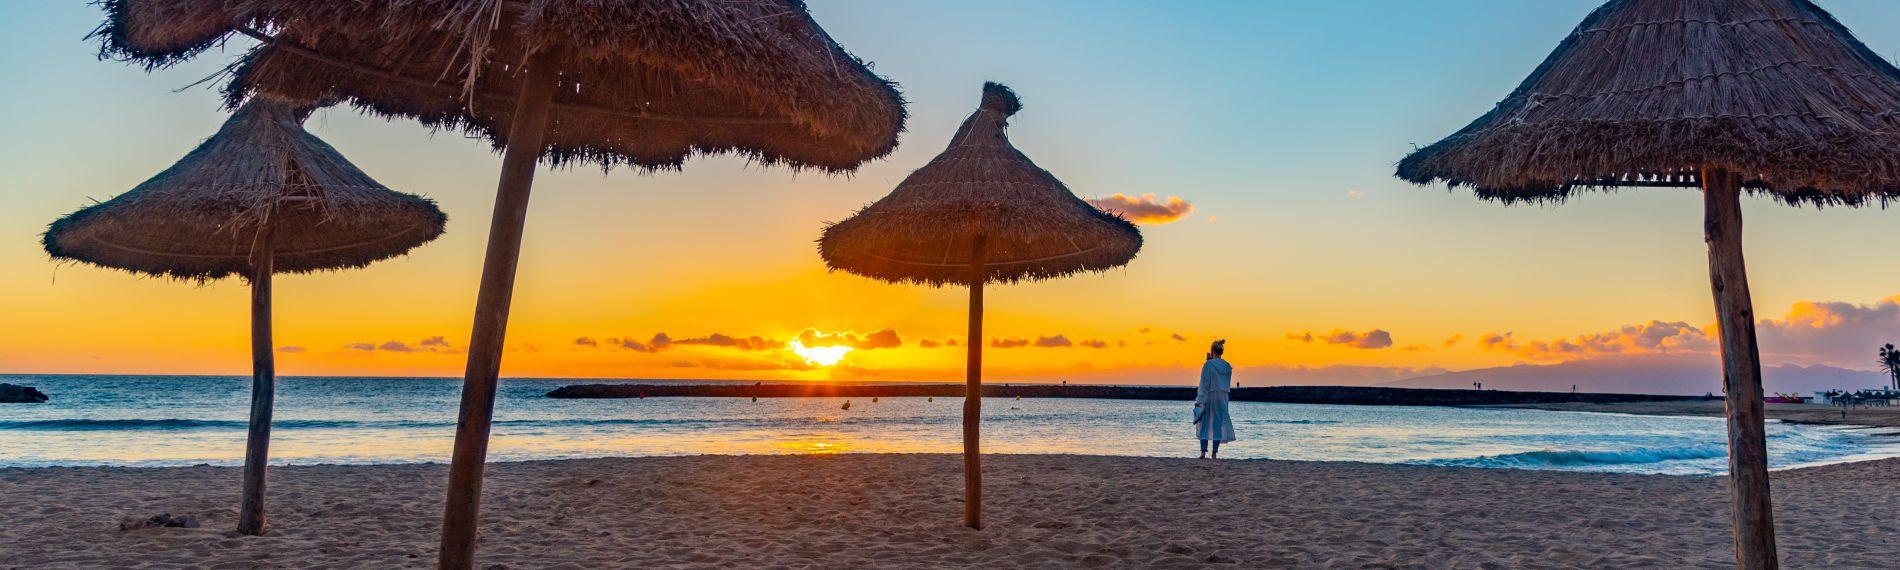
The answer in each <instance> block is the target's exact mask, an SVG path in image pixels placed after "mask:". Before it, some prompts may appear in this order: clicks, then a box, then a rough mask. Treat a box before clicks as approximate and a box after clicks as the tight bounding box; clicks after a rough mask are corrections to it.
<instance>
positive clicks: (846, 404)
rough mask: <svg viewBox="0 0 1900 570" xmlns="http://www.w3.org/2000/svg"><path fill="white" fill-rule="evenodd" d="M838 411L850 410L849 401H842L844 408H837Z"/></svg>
mask: <svg viewBox="0 0 1900 570" xmlns="http://www.w3.org/2000/svg"><path fill="white" fill-rule="evenodd" d="M839 409H842V410H849V409H851V401H850V400H845V401H844V407H842V408H839Z"/></svg>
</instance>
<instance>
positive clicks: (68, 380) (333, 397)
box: [0, 375, 1900, 474]
mask: <svg viewBox="0 0 1900 570" xmlns="http://www.w3.org/2000/svg"><path fill="white" fill-rule="evenodd" d="M0 382H9V383H14V384H27V385H33V386H38V387H39V388H40V389H41V390H43V391H45V392H46V393H48V394H49V395H51V396H52V402H50V403H47V404H36V405H0V466H47V465H134V466H159V465H192V464H199V463H210V464H214V465H236V464H239V463H241V462H242V461H243V446H244V429H245V425H244V422H245V417H246V413H247V406H248V404H249V392H250V389H249V379H248V378H239V377H165V376H31V375H13V376H7V375H0ZM577 382H578V381H574V380H504V381H502V383H501V391H500V396H499V399H498V401H497V402H496V405H495V409H496V423H495V428H494V440H493V443H492V445H491V447H490V455H489V457H490V460H491V461H521V460H531V459H557V458H578V457H604V456H651V455H690V454H707V453H715V454H774V453H875V452H941V453H952V452H957V451H959V450H960V449H961V447H960V445H961V444H960V443H959V441H960V440H959V437H960V434H961V432H960V427H959V426H960V423H959V422H960V417H961V411H962V400H961V399H959V398H938V399H936V401H934V402H933V401H927V400H925V399H922V398H887V399H883V400H882V401H879V402H876V403H872V402H871V401H869V400H862V399H860V400H854V401H852V406H851V409H850V410H843V409H840V408H841V405H842V404H843V403H844V400H843V399H830V398H788V399H761V400H759V401H757V402H752V401H749V400H745V399H724V398H649V399H645V400H555V399H550V398H546V397H544V396H543V395H544V394H546V393H547V391H548V390H551V389H554V388H555V387H557V386H561V385H564V384H570V383H577ZM641 382H649V383H650V382H652V381H641ZM460 394H461V384H460V380H459V379H435V378H284V379H281V380H280V381H279V387H278V391H277V412H276V423H275V427H274V428H273V437H272V441H271V460H272V463H273V464H317V463H358V464H361V463H414V462H446V461H447V460H448V457H449V449H450V446H451V443H452V442H453V441H454V430H455V418H456V407H457V405H458V403H459V399H460ZM1188 406H1189V404H1186V403H1184V402H1148V401H1132V400H1080V399H1032V400H1020V401H1017V400H1004V399H992V400H987V401H985V406H984V418H983V421H984V424H983V433H984V451H985V452H989V453H1083V454H1101V455H1143V456H1192V454H1193V453H1194V452H1195V445H1196V444H1195V442H1194V441H1193V439H1192V437H1193V435H1192V431H1191V429H1190V427H1189V421H1190V420H1189V411H1188V410H1189V408H1188ZM1233 413H1234V417H1235V426H1234V427H1235V429H1236V430H1237V431H1238V432H1239V434H1240V437H1241V438H1242V441H1239V442H1235V443H1233V444H1229V445H1228V446H1227V447H1225V448H1224V449H1222V452H1223V456H1230V457H1234V458H1260V457H1269V458H1274V459H1291V460H1312V461H1360V462H1373V463H1412V464H1432V465H1466V466H1478V467H1501V468H1523V469H1562V470H1580V471H1613V472H1629V473H1670V474H1712V473H1719V472H1723V471H1725V470H1726V466H1727V460H1726V458H1725V453H1726V450H1725V446H1724V441H1725V439H1724V438H1725V436H1724V433H1725V432H1724V428H1723V423H1722V422H1721V421H1720V420H1719V419H1715V418H1681V417H1650V416H1628V415H1616V414H1587V413H1565V412H1544V411H1534V410H1475V409H1459V408H1425V407H1381V406H1315V405H1291V404H1262V403H1251V402H1237V403H1235V404H1234V405H1233ZM1768 429H1769V437H1770V439H1769V456H1770V462H1771V464H1772V465H1773V466H1775V467H1788V466H1794V465H1809V464H1817V463H1828V462H1837V461H1849V460H1858V459H1869V458H1874V457H1884V456H1894V455H1900V449H1896V448H1895V445H1894V443H1895V440H1894V439H1892V436H1888V435H1879V434H1870V433H1868V432H1866V431H1864V430H1844V429H1838V428H1830V427H1818V426H1797V425H1787V424H1779V423H1776V424H1770V425H1769V426H1768Z"/></svg>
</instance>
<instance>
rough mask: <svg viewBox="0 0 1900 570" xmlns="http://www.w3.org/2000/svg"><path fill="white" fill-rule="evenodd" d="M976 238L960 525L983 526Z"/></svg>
mask: <svg viewBox="0 0 1900 570" xmlns="http://www.w3.org/2000/svg"><path fill="white" fill-rule="evenodd" d="M984 241H986V240H985V239H984V237H983V236H977V237H976V245H974V246H973V247H972V248H971V253H970V274H971V275H970V335H969V337H968V338H967V339H966V340H965V341H964V343H963V344H964V345H966V347H967V348H968V350H969V354H970V360H969V362H967V363H965V364H964V367H965V369H964V374H965V377H966V379H967V382H968V384H967V385H966V386H965V387H964V393H963V525H964V526H967V527H970V528H975V529H981V528H983V450H982V446H981V444H980V442H979V438H980V437H981V435H982V432H981V430H980V429H979V425H980V424H981V422H982V420H983V283H984V282H985V281H988V275H987V273H988V271H987V269H986V268H985V267H984V258H985V254H986V253H987V248H985V246H984Z"/></svg>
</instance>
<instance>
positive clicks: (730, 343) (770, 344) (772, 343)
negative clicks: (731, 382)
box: [671, 333, 785, 350]
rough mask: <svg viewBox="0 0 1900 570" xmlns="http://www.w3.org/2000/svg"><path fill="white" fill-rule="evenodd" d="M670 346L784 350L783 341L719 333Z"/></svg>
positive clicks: (675, 342)
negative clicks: (685, 345)
mask: <svg viewBox="0 0 1900 570" xmlns="http://www.w3.org/2000/svg"><path fill="white" fill-rule="evenodd" d="M671 344H687V345H695V346H716V347H720V348H732V349H738V350H772V349H777V348H785V343H784V342H783V341H777V340H771V339H767V338H764V337H760V336H759V335H752V336H749V337H735V336H730V335H725V334H720V333H713V334H710V335H707V336H703V337H697V338H682V339H679V340H675V341H673V342H672V343H671Z"/></svg>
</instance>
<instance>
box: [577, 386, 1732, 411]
mask: <svg viewBox="0 0 1900 570" xmlns="http://www.w3.org/2000/svg"><path fill="white" fill-rule="evenodd" d="M1194 392H1195V388H1194V387H1193V386H1126V385H1101V384H1007V383H1006V384H986V385H984V386H983V397H985V398H1086V399H1106V400H1170V401H1191V400H1193V399H1194ZM964 393H965V387H964V385H963V384H946V383H916V384H837V383H828V382H811V383H785V382H777V383H770V384H767V383H763V382H757V383H752V384H626V383H616V384H572V385H567V386H561V387H559V388H555V389H554V390H552V391H549V392H548V393H547V397H549V398H554V399H635V398H639V399H644V398H648V397H653V398H871V397H885V398H923V397H936V398H955V397H962V396H963V395H964ZM1228 399H1229V400H1230V401H1234V402H1268V403H1277V404H1338V405H1352V406H1497V405H1509V404H1553V403H1597V404H1618V403H1631V402H1674V401H1694V400H1704V399H1707V398H1706V397H1705V396H1677V395H1665V394H1609V393H1596V392H1518V391H1507V390H1464V389H1440V388H1392V387H1384V386H1266V387H1244V388H1235V389H1234V390H1233V391H1232V392H1231V393H1230V394H1229V397H1228Z"/></svg>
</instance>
